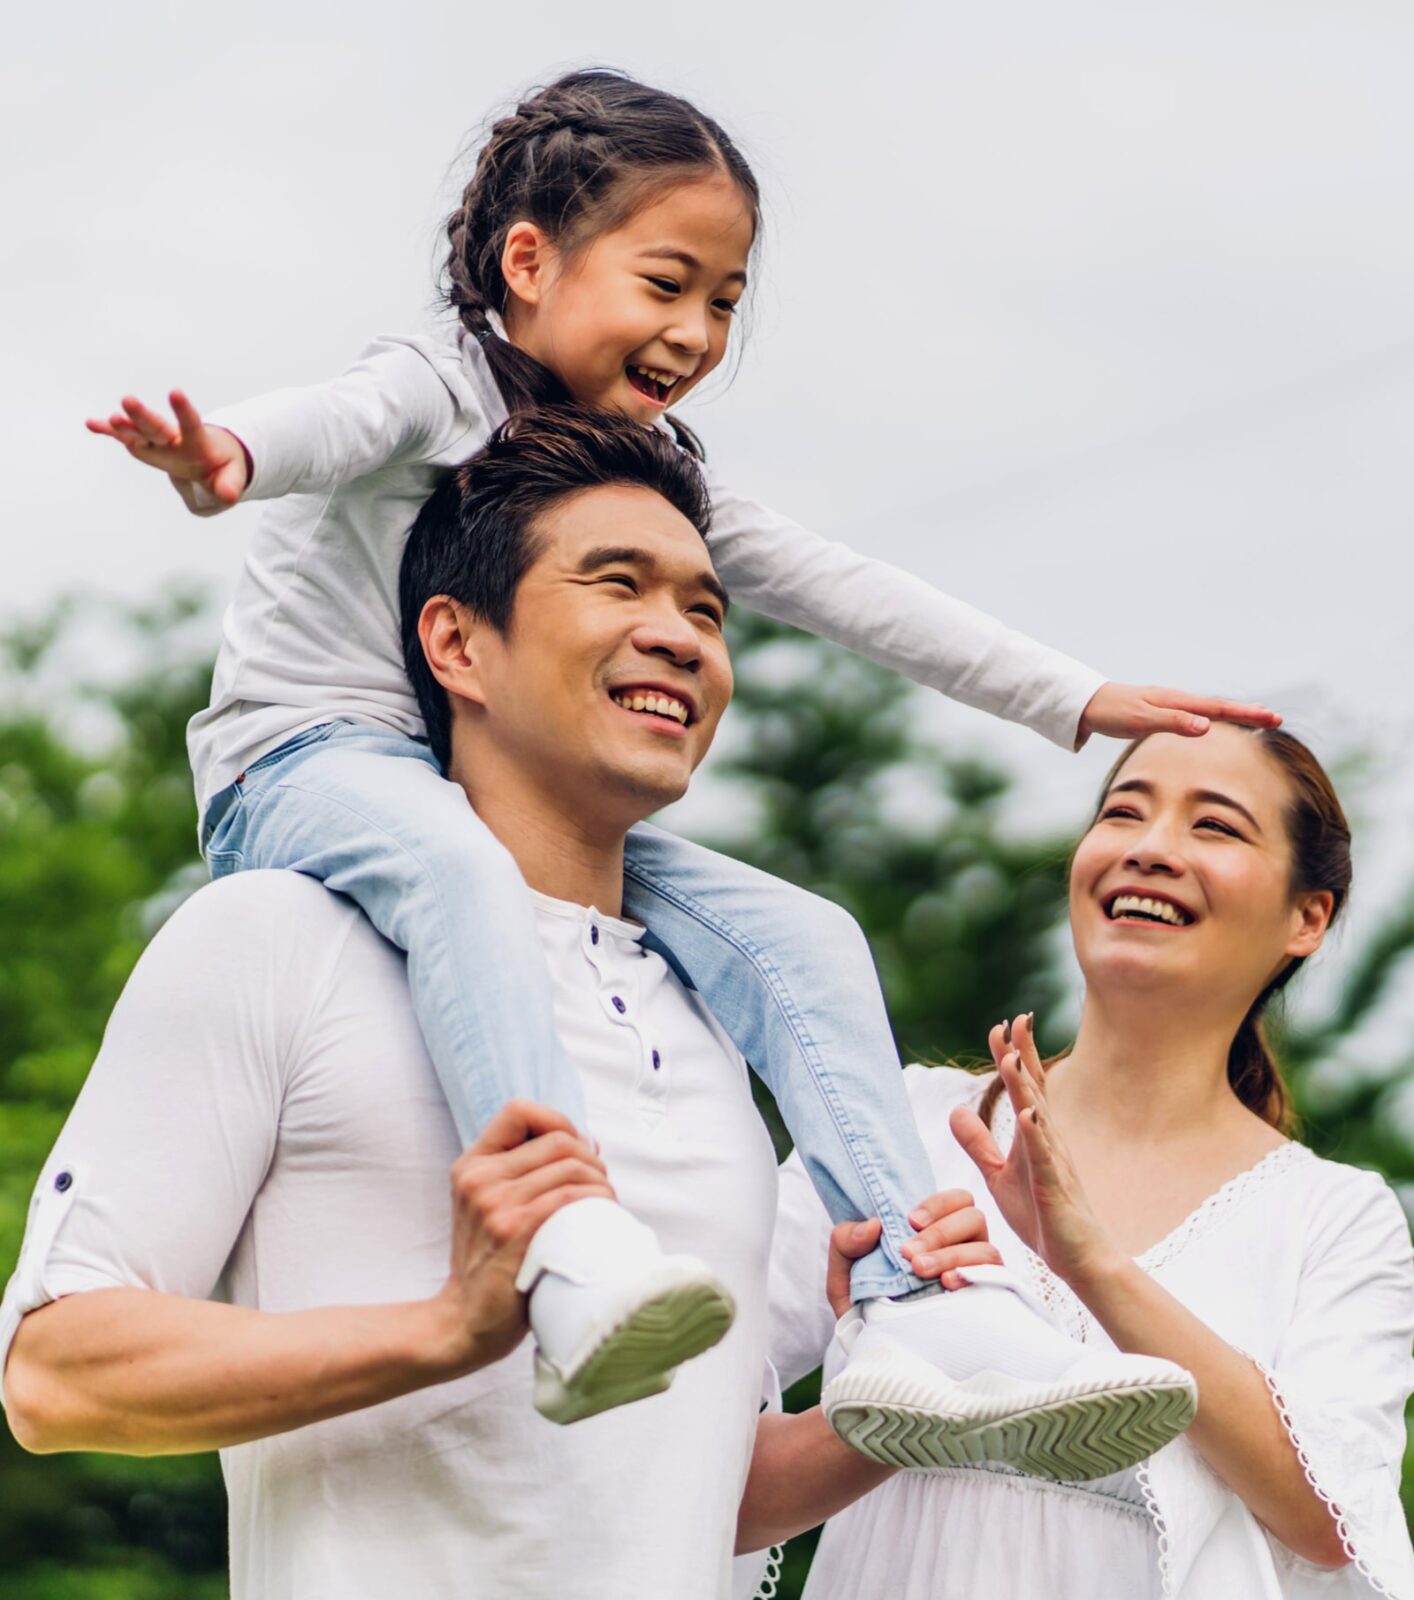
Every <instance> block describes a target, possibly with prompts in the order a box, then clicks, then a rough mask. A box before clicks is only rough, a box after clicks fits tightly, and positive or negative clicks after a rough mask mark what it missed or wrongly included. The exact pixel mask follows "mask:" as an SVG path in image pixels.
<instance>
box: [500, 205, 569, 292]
mask: <svg viewBox="0 0 1414 1600" xmlns="http://www.w3.org/2000/svg"><path fill="white" fill-rule="evenodd" d="M557 259H558V252H557V251H556V250H555V247H554V245H552V244H551V243H550V239H549V236H548V235H547V234H546V232H545V230H544V229H543V228H539V227H537V226H536V225H535V224H534V223H533V222H526V221H524V220H522V221H520V222H514V223H512V224H511V231H510V232H509V233H508V234H507V235H506V242H505V244H504V245H503V246H502V248H501V276H502V277H503V278H504V279H505V281H506V288H507V289H509V290H510V292H511V294H512V295H513V296H514V297H515V299H517V300H519V301H520V302H521V304H522V305H527V306H535V305H539V304H540V297H541V296H542V295H543V294H544V292H545V286H546V284H547V283H548V282H549V280H550V275H551V272H552V270H553V268H554V265H555V262H556V261H557Z"/></svg>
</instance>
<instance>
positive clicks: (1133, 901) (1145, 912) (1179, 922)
mask: <svg viewBox="0 0 1414 1600" xmlns="http://www.w3.org/2000/svg"><path fill="white" fill-rule="evenodd" d="M1110 917H1111V918H1112V919H1113V918H1117V917H1148V918H1149V919H1150V921H1153V922H1168V923H1171V924H1172V925H1173V926H1174V927H1175V928H1182V927H1185V926H1186V925H1187V924H1188V923H1190V922H1191V921H1192V920H1193V919H1192V917H1188V916H1185V915H1184V914H1183V912H1182V911H1180V910H1179V909H1178V907H1177V906H1175V905H1170V904H1169V902H1168V901H1167V900H1150V899H1148V898H1147V897H1142V896H1140V895H1137V894H1122V895H1120V896H1119V897H1118V898H1117V899H1116V900H1115V901H1114V903H1113V904H1112V905H1111V906H1110Z"/></svg>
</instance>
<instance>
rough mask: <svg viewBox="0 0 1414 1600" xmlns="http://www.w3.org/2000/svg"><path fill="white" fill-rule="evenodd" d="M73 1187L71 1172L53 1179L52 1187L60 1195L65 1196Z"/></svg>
mask: <svg viewBox="0 0 1414 1600" xmlns="http://www.w3.org/2000/svg"><path fill="white" fill-rule="evenodd" d="M73 1186H74V1175H73V1173H72V1172H61V1173H59V1174H58V1176H57V1177H56V1178H55V1179H54V1187H55V1188H56V1189H57V1190H58V1191H59V1193H60V1194H67V1193H68V1192H69V1190H70V1189H72V1188H73Z"/></svg>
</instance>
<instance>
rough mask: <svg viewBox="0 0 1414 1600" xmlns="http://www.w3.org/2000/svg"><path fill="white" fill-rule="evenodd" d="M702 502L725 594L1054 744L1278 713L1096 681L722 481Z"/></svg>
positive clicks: (1183, 729)
mask: <svg viewBox="0 0 1414 1600" xmlns="http://www.w3.org/2000/svg"><path fill="white" fill-rule="evenodd" d="M712 506H713V516H712V529H711V532H710V534H709V536H708V537H709V541H710V544H711V548H712V559H713V561H714V562H715V563H716V567H717V572H718V574H719V575H720V577H721V579H722V581H723V583H725V584H726V586H727V588H728V589H730V590H731V593H732V598H733V600H737V601H739V602H740V603H741V604H742V605H744V606H747V607H749V608H750V609H751V610H752V611H757V612H759V613H760V614H761V615H762V616H764V617H772V618H774V619H775V620H776V621H778V622H787V623H789V624H790V625H791V626H792V627H796V628H803V629H804V630H805V631H806V632H807V633H814V634H818V635H819V636H820V637H821V638H825V639H832V640H834V642H835V643H836V644H842V645H844V646H845V648H846V649H848V650H853V651H855V652H856V653H857V654H859V655H861V656H865V657H867V658H868V659H869V660H871V661H877V662H878V663H879V664H880V665H881V666H885V667H888V668H890V669H891V670H892V671H894V672H898V673H901V674H902V675H903V676H904V677H906V678H912V679H913V680H914V682H915V683H921V684H925V685H926V686H927V687H928V688H930V689H937V690H939V691H940V692H941V693H942V694H945V695H947V696H948V697H949V698H950V699H952V700H958V701H961V702H962V704H963V705H968V706H975V707H976V708H977V709H978V710H979V711H987V712H990V713H991V714H992V715H993V716H996V717H1004V718H1005V719H1006V720H1007V721H1009V722H1020V723H1022V724H1023V725H1024V726H1026V727H1028V728H1031V729H1033V730H1034V731H1035V732H1036V733H1039V734H1042V735H1043V736H1044V737H1046V738H1048V739H1050V740H1052V741H1053V742H1054V743H1056V744H1058V745H1060V746H1061V747H1062V748H1063V749H1066V750H1075V749H1078V748H1079V747H1080V746H1081V745H1082V744H1083V743H1084V742H1085V740H1086V739H1088V738H1089V736H1090V735H1091V734H1092V733H1105V734H1110V735H1112V736H1114V737H1116V738H1133V737H1135V736H1137V735H1139V734H1141V733H1158V732H1172V733H1182V734H1190V735H1191V734H1200V733H1205V732H1206V731H1207V724H1208V722H1209V721H1216V720H1219V719H1221V720H1225V721H1231V722H1244V723H1250V724H1252V725H1253V726H1257V727H1274V726H1276V725H1277V723H1279V722H1280V720H1281V719H1280V718H1279V717H1278V716H1276V715H1275V713H1273V712H1271V711H1268V710H1266V708H1265V707H1262V706H1256V705H1242V704H1238V703H1237V702H1234V701H1229V700H1219V699H1216V698H1211V697H1209V698H1204V697H1201V696H1196V695H1190V694H1186V693H1184V692H1182V691H1180V690H1177V689H1157V688H1140V687H1136V686H1134V685H1131V684H1120V683H1107V682H1106V681H1105V679H1104V677H1103V675H1102V674H1100V673H1098V672H1096V671H1094V670H1093V669H1092V668H1090V667H1087V666H1085V665H1083V664H1082V663H1081V662H1079V661H1076V660H1074V659H1073V658H1072V657H1070V656H1067V655H1063V654H1062V653H1061V652H1060V651H1059V650H1053V649H1050V648H1049V647H1048V646H1046V645H1043V644H1040V643H1038V642H1037V641H1036V640H1035V639H1031V638H1028V637H1027V636H1026V635H1025V634H1024V633H1019V632H1018V631H1017V630H1016V629H1014V628H1010V627H1008V626H1007V625H1006V624H1005V623H1004V622H1001V621H999V620H998V619H997V618H996V617H994V616H988V615H987V613H986V612H983V611H979V610H978V609H977V608H976V607H975V606H970V605H967V604H966V603H964V602H963V601H961V600H956V599H954V598H953V597H952V596H951V595H947V594H944V593H943V592H942V590H940V589H936V588H934V587H933V586H932V585H931V584H929V583H925V582H924V581H923V579H921V578H917V577H914V576H913V574H912V573H908V572H904V571H902V570H901V569H900V568H898V567H894V566H890V565H889V563H888V562H886V561H878V560H875V559H874V558H872V557H869V556H864V555H860V554H859V553H858V552H857V551H854V550H851V549H850V548H849V547H848V546H847V545H844V544H839V543H837V542H835V541H833V540H829V539H822V538H821V537H820V536H819V534H816V533H812V532H810V531H809V530H808V529H807V528H803V527H801V525H800V524H799V523H797V522H794V521H792V520H791V519H790V518H789V517H785V516H782V515H781V514H780V513H779V512H775V511H770V510H768V509H767V508H766V507H765V506H762V505H759V504H758V503H757V502H755V501H753V500H749V499H746V498H745V497H744V496H741V495H738V494H736V493H734V492H733V491H732V490H730V489H729V488H727V487H726V486H725V485H722V484H720V483H716V482H714V483H713V485H712Z"/></svg>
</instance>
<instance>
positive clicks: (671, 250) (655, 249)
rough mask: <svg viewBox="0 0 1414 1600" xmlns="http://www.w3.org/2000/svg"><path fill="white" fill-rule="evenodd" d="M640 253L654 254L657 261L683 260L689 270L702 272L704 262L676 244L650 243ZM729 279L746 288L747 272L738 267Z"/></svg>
mask: <svg viewBox="0 0 1414 1600" xmlns="http://www.w3.org/2000/svg"><path fill="white" fill-rule="evenodd" d="M638 253H639V255H640V256H652V257H653V259H654V260H655V261H678V262H681V264H682V265H683V266H685V267H686V268H687V270H688V271H689V272H701V270H702V263H701V262H700V261H699V260H698V259H697V257H696V256H695V255H693V254H692V253H691V252H690V251H688V250H683V249H680V248H679V247H678V246H677V245H675V244H650V245H648V246H646V247H645V248H644V249H642V250H640V251H639V252H638ZM727 281H728V282H729V283H739V284H741V286H742V287H743V288H745V287H746V274H745V272H743V271H742V270H741V269H740V268H737V269H736V271H734V272H729V273H728V274H727Z"/></svg>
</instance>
